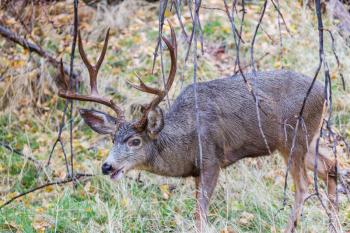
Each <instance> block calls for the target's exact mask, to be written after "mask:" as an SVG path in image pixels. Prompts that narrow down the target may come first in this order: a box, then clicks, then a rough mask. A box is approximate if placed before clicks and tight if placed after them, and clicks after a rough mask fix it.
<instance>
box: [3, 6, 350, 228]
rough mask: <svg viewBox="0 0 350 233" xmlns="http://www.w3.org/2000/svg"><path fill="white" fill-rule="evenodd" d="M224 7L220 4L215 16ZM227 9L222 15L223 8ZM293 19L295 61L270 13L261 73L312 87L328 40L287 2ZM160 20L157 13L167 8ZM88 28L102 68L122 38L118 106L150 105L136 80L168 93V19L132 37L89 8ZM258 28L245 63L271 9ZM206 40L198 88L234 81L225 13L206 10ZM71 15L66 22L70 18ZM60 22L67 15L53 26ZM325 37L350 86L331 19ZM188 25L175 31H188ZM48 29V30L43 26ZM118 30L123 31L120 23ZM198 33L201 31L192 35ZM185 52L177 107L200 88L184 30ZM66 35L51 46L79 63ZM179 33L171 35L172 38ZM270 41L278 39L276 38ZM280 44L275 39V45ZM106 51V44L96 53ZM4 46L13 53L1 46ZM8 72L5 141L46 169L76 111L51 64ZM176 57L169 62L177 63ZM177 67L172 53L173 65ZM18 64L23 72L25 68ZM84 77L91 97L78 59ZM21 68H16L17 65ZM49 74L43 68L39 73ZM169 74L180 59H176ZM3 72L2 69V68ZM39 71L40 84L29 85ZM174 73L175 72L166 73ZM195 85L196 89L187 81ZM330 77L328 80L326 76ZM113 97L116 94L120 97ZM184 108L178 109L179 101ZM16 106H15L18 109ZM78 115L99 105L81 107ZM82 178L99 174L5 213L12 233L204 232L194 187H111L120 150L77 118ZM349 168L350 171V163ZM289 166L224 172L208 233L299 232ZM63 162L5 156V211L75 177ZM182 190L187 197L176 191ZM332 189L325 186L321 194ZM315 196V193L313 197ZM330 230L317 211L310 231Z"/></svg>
mask: <svg viewBox="0 0 350 233" xmlns="http://www.w3.org/2000/svg"><path fill="white" fill-rule="evenodd" d="M209 4H212V5H218V6H221V7H222V2H219V1H216V0H211V1H210V2H209V3H207V5H209ZM220 4H221V5H220ZM281 5H282V12H283V14H284V17H285V19H286V21H287V24H288V27H289V28H290V30H291V33H292V35H289V34H288V33H287V31H286V30H285V28H284V27H283V26H282V35H283V40H282V42H283V55H284V56H283V58H282V59H281V58H280V57H279V52H280V47H279V37H278V31H277V23H276V22H277V14H276V12H275V11H274V9H273V6H269V7H268V9H267V12H266V16H265V19H264V21H263V24H262V28H263V31H261V32H260V33H259V34H258V36H257V43H256V45H255V53H256V54H255V57H256V58H258V57H261V56H262V55H263V54H265V52H266V51H268V52H269V55H268V56H266V57H264V58H263V59H262V60H261V61H259V63H258V67H259V69H261V70H271V69H279V68H281V67H282V66H283V67H284V68H288V69H291V70H295V71H298V72H301V73H304V74H307V75H309V76H312V75H313V74H314V71H315V68H316V66H317V62H318V34H317V33H318V32H317V30H316V24H315V22H316V21H315V16H314V15H313V14H312V12H311V11H310V10H303V9H302V7H301V6H300V5H299V3H297V2H294V1H286V2H284V3H281ZM55 6H56V8H57V9H61V10H57V12H58V13H60V12H61V14H63V16H65V14H66V12H70V13H71V10H72V9H71V6H70V5H66V4H64V5H62V4H60V3H57V5H55ZM155 6H156V7H155V8H154V9H157V5H155ZM84 11H86V12H88V13H86V14H87V15H89V16H88V17H86V16H84V15H83V16H84V17H83V16H82V22H81V25H82V27H83V28H84V31H83V38H85V40H87V41H88V43H86V45H87V49H86V50H87V52H88V54H89V58H90V59H91V60H94V59H95V57H97V56H98V54H99V51H100V49H101V48H100V47H101V43H100V42H101V41H102V38H103V35H104V33H105V28H106V27H107V26H110V27H111V33H112V36H111V38H110V43H109V49H108V52H107V55H106V58H105V63H104V65H103V67H102V69H101V72H100V75H99V89H100V90H101V93H105V94H108V95H109V94H110V95H111V96H113V98H114V99H115V100H116V102H118V103H120V104H122V105H123V106H124V107H125V108H126V109H127V108H128V106H129V105H130V104H132V103H135V102H145V101H147V100H148V99H149V96H146V95H145V94H142V93H140V92H137V91H135V90H132V89H131V88H130V86H129V85H127V84H126V80H132V81H136V78H135V72H137V73H140V74H141V75H142V76H143V77H144V79H143V80H145V82H147V83H150V84H152V85H153V86H157V85H160V84H161V81H160V79H159V78H158V77H160V69H159V65H157V66H156V70H155V73H154V74H153V75H150V72H149V71H150V69H151V66H152V60H153V56H152V53H153V51H154V47H155V44H156V38H157V35H158V33H157V25H158V22H157V16H156V11H155V10H151V11H147V10H144V11H142V10H141V11H140V12H138V14H136V13H135V17H134V19H131V20H130V22H129V26H128V27H127V28H125V26H121V27H119V26H118V25H117V24H114V23H111V22H114V19H115V18H116V17H118V14H115V12H116V10H115V8H111V9H103V10H101V9H100V10H99V11H98V12H97V13H96V14H95V13H94V12H93V11H92V10H91V9H89V8H86V7H85V8H84V7H83V6H82V8H81V9H80V12H84ZM247 11H248V13H247V16H246V19H247V21H246V22H245V24H244V33H243V37H244V39H245V40H246V43H244V44H242V48H241V58H242V63H244V64H248V62H249V59H250V58H249V48H250V41H249V40H250V38H251V36H252V32H253V30H254V27H255V25H256V22H257V18H258V12H259V7H256V6H255V5H254V4H253V5H249V6H247ZM201 12H202V13H203V18H202V26H203V33H204V46H205V47H204V49H205V54H204V55H203V56H199V70H198V77H199V79H200V80H201V81H205V80H211V79H215V78H218V77H220V76H224V75H228V74H232V72H233V63H234V59H235V54H234V49H233V48H234V42H233V38H232V34H231V32H230V25H229V23H228V21H227V18H226V16H225V13H223V12H221V11H212V10H205V9H201ZM183 14H184V23H186V25H189V22H190V21H189V19H190V16H189V14H188V12H187V11H186V10H185V9H184V11H183ZM61 16H62V15H61ZM52 17H53V18H54V17H55V15H53V16H52ZM324 18H325V26H326V27H327V28H329V29H331V30H332V31H334V36H335V42H336V50H337V53H338V56H339V58H340V60H341V62H342V66H341V68H340V71H342V72H343V73H344V74H345V78H346V80H347V82H350V79H349V76H348V75H347V74H349V73H350V70H349V69H350V60H349V59H348V54H349V52H350V51H349V50H350V49H349V47H348V46H347V45H346V42H345V41H344V39H343V38H342V37H341V36H340V35H339V33H337V32H335V26H334V24H333V23H332V22H331V20H330V19H329V18H328V17H324ZM175 19H176V17H174V16H172V17H171V20H172V22H173V24H174V25H177V24H176V20H175ZM40 22H41V21H40ZM115 22H117V20H116V21H115ZM41 26H42V27H43V29H42V31H44V32H45V31H47V32H52V28H51V27H52V25H47V23H46V24H45V23H41ZM186 28H187V29H188V30H187V32H188V33H189V32H190V29H191V28H190V26H186ZM176 30H177V35H178V41H179V53H178V54H179V60H178V64H179V67H178V73H179V74H180V75H178V78H177V79H176V81H175V84H174V88H173V90H172V92H171V95H170V96H173V97H176V96H177V95H178V93H179V92H180V90H181V87H185V86H186V85H188V84H190V83H192V75H193V69H192V65H191V59H192V58H191V57H192V56H190V60H189V61H188V62H187V64H186V65H185V61H184V58H185V53H186V50H187V46H186V45H185V42H184V41H183V39H181V37H180V36H179V34H180V28H179V27H178V25H177V26H176ZM60 31H62V33H56V32H55V33H50V35H48V36H47V37H46V39H45V41H44V44H45V48H46V49H48V50H49V51H51V52H55V53H57V52H59V53H60V54H61V55H62V56H64V58H65V61H66V62H67V61H68V60H67V59H68V54H69V51H70V50H69V49H70V48H69V45H70V41H71V38H70V37H69V36H67V35H69V28H68V27H67V29H64V28H63V29H60ZM168 31H169V28H168V27H165V32H166V33H168ZM268 35H269V36H270V38H269V36H268ZM271 38H272V39H271ZM95 41H96V43H95ZM0 45H5V42H4V40H3V39H1V38H0ZM221 45H224V47H225V52H224V54H222V56H221V55H215V54H216V53H215V52H216V49H217V48H218V47H220V46H221ZM330 45H331V44H330V39H329V37H327V36H326V35H325V51H326V57H327V61H328V63H329V65H330V67H331V74H332V77H335V78H336V80H339V75H338V73H337V72H336V69H335V67H336V64H335V59H334V57H333V55H332V51H331V46H330ZM1 51H2V52H4V56H3V57H1V58H0V64H1V65H2V64H7V63H8V61H9V60H11V59H13V58H16V59H17V60H18V61H23V62H19V63H16V64H14V65H16V67H14V68H13V69H10V71H9V72H8V74H6V76H5V77H6V79H5V81H3V82H0V91H1V92H2V93H4V96H3V98H2V99H1V101H2V102H3V105H4V103H5V104H6V103H7V104H6V108H5V107H4V106H3V107H2V110H3V111H2V112H1V113H0V141H5V142H7V143H9V144H10V145H11V146H12V147H13V148H15V149H17V150H19V151H21V152H23V153H24V154H25V155H30V156H33V157H35V158H36V159H37V160H39V161H41V162H42V163H45V162H46V160H47V157H48V154H49V151H50V150H51V147H52V143H53V142H54V140H55V139H56V136H57V128H58V126H59V121H60V119H61V117H62V112H61V111H62V109H63V105H64V101H62V100H60V99H59V98H57V96H55V92H56V91H57V89H56V86H55V84H54V82H53V80H54V77H55V71H54V70H53V69H52V68H50V67H49V66H47V65H46V64H45V63H40V62H39V63H38V62H37V61H36V60H35V59H33V58H32V57H31V56H29V54H27V53H26V52H25V51H24V50H23V49H22V48H20V47H15V48H14V49H5V46H2V47H1ZM165 54H166V53H165ZM166 56H167V54H166ZM17 60H16V61H17ZM75 62H76V69H77V70H81V71H82V77H84V79H83V80H82V88H81V89H82V91H87V89H88V88H87V86H88V81H87V71H86V69H84V68H83V66H82V62H81V60H80V59H79V58H78V56H77V59H76V60H75ZM11 64H12V63H11ZM38 64H39V65H38ZM165 67H168V57H165ZM0 68H2V66H0ZM28 72H30V73H31V74H32V75H30V76H28V75H27V74H28ZM166 72H167V68H166ZM182 74H183V76H184V80H181V78H180V77H181V75H182ZM320 78H322V76H320ZM336 80H334V86H333V89H332V90H333V94H334V102H333V104H334V118H333V119H334V126H335V127H336V129H337V130H338V131H339V132H342V134H343V135H345V136H347V137H348V139H349V137H350V131H349V124H350V122H349V112H350V109H349V106H350V103H349V99H350V98H349V97H350V95H349V91H348V89H347V90H346V91H343V90H342V88H341V86H340V85H339V81H336ZM112 87H113V88H112ZM171 99H173V98H171ZM9 103H10V104H9ZM77 105H78V107H91V106H93V107H95V108H96V106H95V105H89V104H82V103H78V104H77ZM74 125H75V127H74V129H73V130H74V131H73V132H74V143H73V145H74V149H75V161H76V163H75V168H76V169H77V170H79V171H85V172H89V173H93V174H96V176H94V177H93V178H91V179H89V180H85V181H82V182H80V183H78V184H77V186H76V187H75V188H73V187H72V185H71V184H67V185H64V186H53V187H48V188H45V189H43V190H41V191H38V192H35V193H32V194H29V195H27V196H25V197H23V198H21V199H20V200H18V201H15V202H13V203H12V204H11V205H9V206H7V207H5V208H3V209H1V210H0V232H193V231H194V219H193V213H194V208H195V199H194V184H193V181H192V180H191V179H174V178H164V177H159V176H155V175H152V174H149V173H146V172H142V173H141V181H142V183H140V182H137V181H136V178H137V177H138V172H136V171H135V172H131V174H129V176H130V177H132V178H133V179H124V180H122V181H120V182H118V183H113V182H112V181H110V180H109V178H108V177H104V176H102V175H100V174H101V173H100V165H101V163H102V161H103V160H104V159H105V158H106V155H107V153H108V149H109V148H110V146H111V143H110V141H109V138H105V137H101V136H98V135H96V134H95V133H93V132H92V131H91V130H90V129H89V128H88V127H87V126H85V125H84V123H83V122H82V120H81V118H80V117H79V116H78V115H77V114H76V113H75V115H74ZM62 136H63V140H64V142H65V149H66V151H69V143H68V139H69V133H68V129H67V128H65V131H64V133H63V135H62ZM341 159H342V160H343V162H347V163H349V161H348V160H346V158H345V157H341ZM284 171H285V166H284V163H283V161H282V159H280V158H279V156H278V155H274V156H272V157H268V158H263V159H257V160H251V159H248V160H244V161H240V162H238V163H237V164H235V165H233V166H231V167H230V168H228V169H226V170H224V171H222V172H221V176H220V181H219V184H218V186H217V188H216V192H215V194H214V197H213V198H212V202H211V205H210V214H209V220H210V226H209V227H208V229H207V231H208V232H226V233H228V232H230V231H232V232H281V231H283V228H284V227H285V225H286V224H287V220H288V217H289V213H290V205H291V204H292V202H293V194H292V191H293V189H294V188H293V186H292V185H291V183H292V182H291V180H289V184H290V185H289V188H288V190H287V200H288V202H287V203H288V205H287V206H286V207H285V208H284V209H283V210H281V208H282V200H283V185H284ZM66 175H67V174H66V171H65V166H64V160H63V155H62V153H61V149H60V147H57V148H56V150H55V152H54V157H53V162H52V165H51V167H49V168H45V169H44V170H39V169H38V168H37V167H36V166H34V165H33V164H32V163H31V162H30V161H27V160H26V159H24V158H23V157H21V156H19V155H17V154H15V153H12V152H11V151H9V150H7V149H5V148H3V147H0V203H1V202H4V201H6V200H8V199H9V198H11V197H13V196H14V195H16V194H17V193H20V192H23V191H26V190H28V189H30V188H33V187H35V186H37V185H40V184H42V183H44V182H47V181H48V180H51V179H61V178H64V177H65V176H66ZM172 187H175V189H174V190H172ZM321 187H322V188H324V187H323V186H321ZM310 192H312V190H310ZM340 201H341V204H340V222H341V223H342V226H343V232H349V231H350V224H349V223H350V208H349V202H347V201H346V199H345V197H344V196H341V197H340ZM327 226H328V220H327V217H326V215H325V212H324V211H323V210H322V208H321V207H320V204H319V202H318V201H317V200H315V199H311V200H310V201H308V203H307V204H306V206H305V208H304V214H303V219H302V221H301V224H300V225H299V232H319V233H321V232H327Z"/></svg>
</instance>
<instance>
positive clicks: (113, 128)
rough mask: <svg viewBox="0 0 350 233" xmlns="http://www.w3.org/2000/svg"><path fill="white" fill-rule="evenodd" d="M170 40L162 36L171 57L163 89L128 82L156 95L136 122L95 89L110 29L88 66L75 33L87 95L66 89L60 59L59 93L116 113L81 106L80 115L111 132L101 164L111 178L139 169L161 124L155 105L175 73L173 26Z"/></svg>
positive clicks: (98, 128)
mask: <svg viewBox="0 0 350 233" xmlns="http://www.w3.org/2000/svg"><path fill="white" fill-rule="evenodd" d="M170 28H171V42H170V41H169V40H168V39H166V38H165V37H162V39H163V41H164V42H165V44H166V45H167V47H168V50H169V52H170V57H171V68H170V72H169V77H168V79H167V83H166V85H165V89H164V90H160V89H156V88H152V87H149V86H147V85H146V84H145V83H143V82H142V80H141V79H140V78H139V77H138V79H139V81H140V84H139V85H135V84H132V83H130V84H131V86H132V87H134V88H136V89H138V90H140V91H143V92H147V93H150V94H153V95H156V97H155V98H154V99H153V100H152V101H151V102H150V103H149V104H148V105H146V106H144V107H143V111H142V112H143V115H142V117H141V118H140V119H139V120H138V121H133V122H128V121H126V120H125V117H124V111H123V110H122V109H121V108H120V107H119V106H118V105H116V104H115V103H114V102H113V100H112V99H108V98H105V97H102V96H100V95H99V93H98V90H97V74H98V70H99V68H100V66H101V64H102V61H103V59H104V56H105V54H106V50H107V45H108V37H109V30H108V31H107V34H106V38H105V42H104V46H103V49H102V52H101V55H100V57H99V59H98V61H97V63H96V65H91V63H90V62H89V60H88V59H87V56H86V54H85V52H84V49H83V45H82V40H81V36H80V32H79V34H78V46H79V53H80V56H81V58H82V60H83V62H84V64H85V65H86V67H87V69H88V71H89V76H90V87H91V93H90V94H89V95H81V94H77V93H74V92H72V91H70V90H69V88H68V80H67V78H66V77H65V75H64V72H63V64H62V62H61V70H60V71H61V75H60V78H61V80H60V81H61V83H63V88H61V89H60V91H59V96H60V97H63V98H66V99H72V100H80V101H89V102H95V103H99V104H103V105H105V106H107V107H109V108H111V109H112V110H113V111H114V112H115V114H116V115H115V116H111V115H109V114H107V113H105V112H101V111H96V110H93V109H80V110H79V112H80V115H81V116H82V117H83V119H84V121H85V123H86V124H87V125H89V126H90V127H91V128H92V129H93V130H94V131H96V132H97V133H99V134H108V135H111V137H112V140H113V147H112V149H111V151H110V152H109V155H108V157H107V159H106V160H105V162H104V163H103V164H102V173H103V174H105V175H111V178H113V179H115V178H117V179H118V178H121V177H122V176H123V175H124V174H125V173H126V172H127V171H129V170H131V169H134V168H142V167H143V166H145V164H146V162H147V161H148V159H149V156H150V155H149V154H148V153H149V152H148V153H147V151H150V150H149V147H150V146H151V145H152V141H153V140H155V139H156V138H157V136H158V134H159V133H160V132H161V130H162V129H163V127H164V119H163V111H162V110H161V108H160V107H158V104H159V103H160V102H161V101H162V100H163V99H164V97H165V96H166V94H167V93H168V91H169V89H170V87H171V85H172V83H173V81H174V77H175V73H176V56H177V54H176V47H177V45H176V38H175V32H174V29H173V28H172V27H171V25H170Z"/></svg>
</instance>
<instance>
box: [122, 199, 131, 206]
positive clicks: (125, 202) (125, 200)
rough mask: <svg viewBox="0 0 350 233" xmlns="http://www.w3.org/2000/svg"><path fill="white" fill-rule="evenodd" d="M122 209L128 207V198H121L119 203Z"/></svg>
mask: <svg viewBox="0 0 350 233" xmlns="http://www.w3.org/2000/svg"><path fill="white" fill-rule="evenodd" d="M120 204H121V206H122V207H127V206H128V205H129V199H128V198H123V199H122V200H121V202H120Z"/></svg>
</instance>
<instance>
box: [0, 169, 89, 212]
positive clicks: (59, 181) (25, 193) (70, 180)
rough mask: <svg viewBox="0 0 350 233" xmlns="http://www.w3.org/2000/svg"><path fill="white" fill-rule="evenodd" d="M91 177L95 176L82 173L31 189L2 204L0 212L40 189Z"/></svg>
mask: <svg viewBox="0 0 350 233" xmlns="http://www.w3.org/2000/svg"><path fill="white" fill-rule="evenodd" d="M91 176H93V174H82V173H77V174H76V176H75V177H74V178H72V177H68V178H67V179H65V180H57V181H53V182H49V183H46V184H43V185H40V186H38V187H35V188H33V189H30V190H28V191H26V192H23V193H20V194H18V195H16V196H14V197H13V198H11V199H10V200H8V201H6V202H5V203H4V204H2V205H1V206H0V210H1V209H2V208H4V207H5V206H7V205H9V204H10V203H11V202H13V201H15V200H17V199H18V198H20V197H23V196H25V195H27V194H29V193H33V192H35V191H38V190H40V189H43V188H45V187H48V186H52V185H62V184H66V183H70V182H73V181H76V180H79V179H80V178H82V177H91Z"/></svg>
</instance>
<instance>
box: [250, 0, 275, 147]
mask: <svg viewBox="0 0 350 233" xmlns="http://www.w3.org/2000/svg"><path fill="white" fill-rule="evenodd" d="M266 6H267V0H265V2H264V5H263V7H262V11H261V14H260V18H259V21H258V24H257V25H256V28H255V32H254V35H253V39H252V42H251V45H250V62H251V66H252V69H253V74H254V77H255V78H254V80H253V85H254V87H255V81H256V79H257V75H256V68H255V62H254V45H255V39H256V35H257V34H258V31H259V27H260V25H261V22H262V20H263V18H264V15H265V10H266ZM255 108H256V115H257V118H258V127H259V130H260V134H261V137H262V138H263V140H264V143H265V146H266V149H267V151H268V153H269V154H271V149H270V146H269V144H268V142H267V139H266V136H265V133H264V130H263V128H262V125H261V117H260V110H259V97H258V96H257V95H256V99H255Z"/></svg>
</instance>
